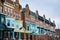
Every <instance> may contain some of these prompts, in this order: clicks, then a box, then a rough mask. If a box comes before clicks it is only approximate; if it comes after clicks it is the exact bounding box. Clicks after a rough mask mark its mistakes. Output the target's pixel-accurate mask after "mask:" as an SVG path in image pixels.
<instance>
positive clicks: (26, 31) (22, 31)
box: [14, 27, 30, 33]
mask: <svg viewBox="0 0 60 40" xmlns="http://www.w3.org/2000/svg"><path fill="white" fill-rule="evenodd" d="M14 32H21V33H30V31H28V30H26V29H25V28H24V27H22V29H21V30H20V29H14Z"/></svg>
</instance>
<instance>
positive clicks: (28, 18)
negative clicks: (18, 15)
mask: <svg viewBox="0 0 60 40" xmlns="http://www.w3.org/2000/svg"><path fill="white" fill-rule="evenodd" d="M22 10H23V11H22V16H23V17H22V19H23V23H24V24H23V26H24V27H25V29H26V30H28V31H30V33H28V36H27V37H28V38H27V39H26V40H40V38H41V35H49V36H50V35H53V34H54V33H55V27H56V25H55V22H54V21H53V22H51V20H50V18H49V20H47V19H46V17H45V15H43V17H42V16H40V15H39V13H38V11H37V10H36V12H32V11H31V10H30V9H29V5H28V4H27V5H26V6H25V8H23V9H22ZM29 34H30V35H29ZM26 35H27V34H25V37H26ZM29 36H30V37H29ZM41 40H43V38H42V39H41ZM44 40H45V38H44ZM46 40H48V39H46Z"/></svg>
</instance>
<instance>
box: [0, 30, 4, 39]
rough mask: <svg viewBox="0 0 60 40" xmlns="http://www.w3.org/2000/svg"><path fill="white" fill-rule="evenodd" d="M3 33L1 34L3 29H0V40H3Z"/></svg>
mask: <svg viewBox="0 0 60 40" xmlns="http://www.w3.org/2000/svg"><path fill="white" fill-rule="evenodd" d="M3 37H4V35H3V30H0V40H3V39H4V38H3Z"/></svg>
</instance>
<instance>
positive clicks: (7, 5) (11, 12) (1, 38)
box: [0, 0, 29, 40]
mask: <svg viewBox="0 0 60 40" xmlns="http://www.w3.org/2000/svg"><path fill="white" fill-rule="evenodd" d="M21 9H22V7H21V5H20V4H19V0H0V40H20V39H21V38H22V37H23V36H21V35H22V33H24V32H25V31H26V32H29V31H27V30H25V28H24V27H23V20H22V17H23V16H21Z"/></svg>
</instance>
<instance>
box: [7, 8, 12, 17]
mask: <svg viewBox="0 0 60 40" xmlns="http://www.w3.org/2000/svg"><path fill="white" fill-rule="evenodd" d="M11 15H12V9H10V8H8V16H11Z"/></svg>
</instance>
